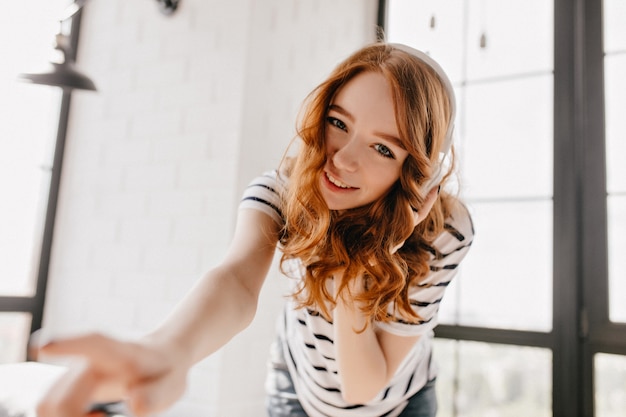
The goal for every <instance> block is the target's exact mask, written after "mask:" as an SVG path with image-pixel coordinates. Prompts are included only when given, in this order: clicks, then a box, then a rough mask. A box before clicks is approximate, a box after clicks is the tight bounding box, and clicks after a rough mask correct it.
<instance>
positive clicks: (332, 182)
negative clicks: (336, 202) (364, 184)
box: [325, 172, 354, 190]
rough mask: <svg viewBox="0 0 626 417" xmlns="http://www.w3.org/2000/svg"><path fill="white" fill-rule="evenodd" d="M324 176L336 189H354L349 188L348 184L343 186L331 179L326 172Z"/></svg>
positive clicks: (333, 178)
mask: <svg viewBox="0 0 626 417" xmlns="http://www.w3.org/2000/svg"><path fill="white" fill-rule="evenodd" d="M325 174H326V179H328V181H329V182H330V183H331V184H333V185H334V186H336V187H339V188H343V189H346V190H347V189H350V188H354V187H350V186H349V185H348V184H344V183H343V182H341V181H339V180H338V179H337V178H335V177H333V176H332V175H330V174H329V173H328V172H325Z"/></svg>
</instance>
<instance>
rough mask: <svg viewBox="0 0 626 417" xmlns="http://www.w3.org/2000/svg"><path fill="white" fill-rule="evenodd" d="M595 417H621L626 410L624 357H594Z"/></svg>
mask: <svg viewBox="0 0 626 417" xmlns="http://www.w3.org/2000/svg"><path fill="white" fill-rule="evenodd" d="M594 359H595V360H594V379H595V381H594V385H595V393H594V395H595V414H594V415H595V417H622V416H623V415H624V410H626V356H621V355H609V354H606V353H597V354H596V355H595V357H594Z"/></svg>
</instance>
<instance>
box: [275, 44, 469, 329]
mask: <svg viewBox="0 0 626 417" xmlns="http://www.w3.org/2000/svg"><path fill="white" fill-rule="evenodd" d="M366 71H372V72H377V73H379V74H382V75H383V76H384V77H385V78H386V79H387V81H388V83H389V85H390V86H391V94H392V97H393V101H394V107H395V109H394V111H395V115H396V121H397V125H398V132H399V134H400V139H401V141H402V145H403V147H404V148H405V149H406V150H407V151H408V153H409V155H408V157H407V158H406V160H405V161H404V163H403V166H402V171H401V174H400V178H399V179H398V180H397V181H396V182H395V183H394V184H393V185H392V187H391V188H390V189H389V190H388V191H387V193H386V194H385V195H384V196H383V197H382V198H380V199H379V200H377V201H374V202H373V203H370V204H368V205H365V206H362V207H357V208H354V209H349V210H344V211H336V210H330V209H329V208H328V206H327V205H326V203H325V201H324V199H323V197H322V194H321V191H320V176H321V175H323V169H324V166H325V163H326V160H327V158H328V155H327V153H326V145H325V137H326V129H327V123H326V118H327V113H328V109H329V106H330V105H331V104H332V101H333V97H335V95H336V94H337V92H338V91H339V90H340V89H341V88H342V86H344V85H345V84H346V83H347V82H349V81H350V80H351V79H353V78H354V77H355V76H356V75H358V74H361V73H363V72H366ZM451 100H454V97H450V96H449V94H448V92H447V90H446V88H445V87H444V85H443V83H442V81H441V79H440V78H439V77H438V75H437V73H436V72H435V71H434V70H433V69H432V68H431V67H430V66H429V65H428V64H426V63H425V62H423V61H422V60H420V59H418V58H417V57H415V56H413V55H411V54H410V53H407V52H406V51H402V50H400V49H397V48H394V47H393V46H392V45H389V44H385V43H376V44H373V45H369V46H366V47H364V48H362V49H360V50H359V51H357V52H355V53H354V54H352V55H351V56H349V57H348V58H347V59H346V60H344V61H343V62H342V63H340V64H339V65H338V66H337V67H336V68H335V69H334V71H333V72H332V73H331V74H330V75H329V77H328V78H327V79H326V81H324V82H323V83H322V84H320V85H319V86H318V87H317V88H316V89H314V90H313V92H311V94H309V96H308V97H307V100H306V101H305V106H304V108H303V113H302V114H301V118H300V120H299V124H298V129H297V131H298V135H297V137H298V138H299V139H300V140H301V147H300V149H299V153H298V154H297V156H296V157H295V159H290V158H289V159H287V160H286V163H285V169H284V171H285V172H286V173H287V175H288V176H289V185H288V187H287V190H286V192H285V195H284V196H283V198H284V200H285V201H284V212H283V215H284V217H285V228H284V230H283V235H282V238H281V246H282V252H283V254H282V257H281V268H283V270H284V269H285V262H287V261H288V260H292V259H298V260H300V261H301V262H302V264H303V265H304V266H305V270H306V272H305V276H304V279H303V280H302V282H301V284H300V287H299V289H298V290H297V291H296V292H295V294H294V297H295V298H296V300H297V301H298V305H299V307H302V308H309V309H312V310H318V311H319V312H320V313H321V314H322V315H323V316H324V317H325V318H326V319H327V320H329V321H332V319H331V317H332V315H331V314H330V312H329V305H330V306H332V305H333V304H334V303H335V299H334V295H333V294H331V293H330V292H329V289H328V287H327V281H328V279H329V278H330V277H332V276H333V275H334V274H337V273H339V272H342V273H343V279H342V280H341V282H340V283H337V282H335V285H340V287H339V291H338V293H340V294H342V296H344V294H346V292H345V291H343V290H344V289H346V288H349V287H350V285H349V284H350V282H351V281H353V280H356V279H357V278H358V277H359V276H362V277H364V278H365V280H364V282H365V285H364V288H363V291H360V292H358V294H352V296H353V297H354V301H358V302H359V305H360V306H361V308H362V310H363V312H364V314H366V315H367V317H369V319H370V321H372V320H376V321H389V320H391V318H392V315H390V313H389V307H390V306H392V305H393V306H394V307H395V313H396V314H399V315H400V317H401V318H402V319H403V320H406V321H408V322H416V321H417V320H419V316H418V315H417V314H416V313H415V311H414V310H413V309H412V308H411V304H410V301H409V297H408V293H409V288H410V286H411V285H417V284H419V283H420V282H421V281H422V280H423V279H424V278H425V277H426V276H427V275H428V273H429V269H430V268H429V259H430V252H429V248H430V246H431V244H432V242H433V241H434V239H435V238H436V237H437V236H438V235H439V234H440V233H441V232H442V231H443V229H444V220H445V218H446V217H447V216H448V215H449V213H450V212H451V208H452V205H453V204H456V202H457V199H456V198H455V197H454V196H452V195H449V194H448V193H446V192H441V194H440V195H439V197H438V198H437V201H436V202H435V204H434V206H433V208H432V209H431V211H430V212H429V214H428V216H427V217H426V219H425V220H423V221H422V222H421V223H419V224H418V225H417V226H416V227H413V212H412V209H411V207H418V208H419V207H421V205H422V203H423V202H424V200H425V197H426V194H427V193H428V191H429V190H424V189H423V188H424V187H423V186H424V184H426V183H427V182H428V179H429V178H430V175H431V173H432V171H433V167H434V166H435V164H438V163H439V153H440V150H441V149H442V146H443V142H444V141H445V136H446V134H447V132H448V130H449V129H450V128H451V126H450V124H451V123H453V121H452V120H451V117H452V110H451V106H452V105H453V104H451ZM449 160H450V161H451V163H450V164H449V167H448V172H447V173H446V175H445V176H444V179H443V181H442V184H443V183H444V182H445V181H446V180H447V178H448V177H449V176H450V173H451V172H452V169H453V167H454V150H453V149H452V150H451V151H450V155H449ZM402 242H404V244H403V245H402V247H401V248H400V250H398V251H397V252H395V253H392V251H391V248H395V247H396V246H398V245H400V244H402ZM392 303H393V304H392Z"/></svg>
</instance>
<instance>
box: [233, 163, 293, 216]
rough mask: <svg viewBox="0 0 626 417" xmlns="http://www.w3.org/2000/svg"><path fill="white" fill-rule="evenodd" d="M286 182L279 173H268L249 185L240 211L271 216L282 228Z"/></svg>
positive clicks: (240, 204) (240, 205)
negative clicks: (250, 211) (253, 211)
mask: <svg viewBox="0 0 626 417" xmlns="http://www.w3.org/2000/svg"><path fill="white" fill-rule="evenodd" d="M284 189H285V182H284V180H283V179H282V178H281V177H280V176H279V174H278V172H277V171H268V172H265V173H264V174H263V175H261V176H259V177H256V178H255V179H254V180H252V181H251V182H250V184H248V186H247V187H246V189H245V190H244V192H243V196H242V198H241V201H240V203H239V209H245V208H251V209H254V210H259V211H262V212H264V213H266V214H267V215H269V216H270V217H271V218H272V219H273V220H274V221H275V222H276V223H277V224H279V225H280V226H281V227H282V225H283V224H284V220H283V214H282V198H281V196H282V194H283V191H284Z"/></svg>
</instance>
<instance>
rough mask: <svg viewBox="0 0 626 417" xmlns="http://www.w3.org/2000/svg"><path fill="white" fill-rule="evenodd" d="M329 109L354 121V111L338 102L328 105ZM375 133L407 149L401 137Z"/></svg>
mask: <svg viewBox="0 0 626 417" xmlns="http://www.w3.org/2000/svg"><path fill="white" fill-rule="evenodd" d="M328 110H329V111H330V110H333V111H336V112H337V113H339V114H341V115H343V116H345V117H347V118H348V119H350V121H351V122H354V116H353V115H352V113H350V112H349V111H348V110H346V109H344V108H343V107H341V106H340V105H338V104H331V105H330V106H328ZM374 135H376V136H378V137H381V138H383V139H385V140H388V141H389V142H392V143H393V144H395V145H396V146H398V147H400V148H402V149H405V147H404V145H403V144H402V141H401V140H400V138H398V137H395V136H394V135H389V134H387V133H384V132H374Z"/></svg>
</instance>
